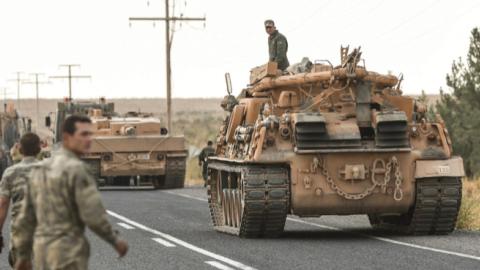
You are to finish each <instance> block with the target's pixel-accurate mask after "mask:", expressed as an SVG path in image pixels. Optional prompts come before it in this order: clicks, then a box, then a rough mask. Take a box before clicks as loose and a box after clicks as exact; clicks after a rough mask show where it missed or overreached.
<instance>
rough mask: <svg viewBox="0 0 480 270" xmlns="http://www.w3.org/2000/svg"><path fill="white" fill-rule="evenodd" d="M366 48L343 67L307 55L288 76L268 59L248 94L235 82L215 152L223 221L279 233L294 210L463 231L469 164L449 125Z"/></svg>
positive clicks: (215, 191) (215, 201) (214, 188)
mask: <svg viewBox="0 0 480 270" xmlns="http://www.w3.org/2000/svg"><path fill="white" fill-rule="evenodd" d="M360 56H361V53H360V50H359V49H355V50H353V52H351V53H348V48H342V49H341V60H342V61H341V64H340V65H339V66H333V65H331V64H330V62H328V61H316V62H315V63H312V62H309V61H308V63H304V64H301V65H300V66H294V67H293V68H292V69H290V71H289V73H288V74H285V73H281V72H280V71H277V68H276V64H275V63H268V64H267V65H265V66H262V67H258V68H255V69H253V70H252V71H251V78H250V85H249V87H248V88H246V89H244V90H243V91H242V93H241V94H240V96H239V97H237V98H235V97H234V96H232V95H231V94H230V93H231V90H230V91H229V95H228V96H226V97H225V99H224V101H223V102H222V107H223V108H224V109H225V110H226V111H228V112H229V115H228V116H227V117H226V119H225V121H224V123H223V126H222V127H221V129H220V133H219V135H218V137H217V150H216V151H217V152H216V156H214V157H211V158H210V159H209V179H208V198H209V207H210V212H211V217H212V220H213V225H214V228H215V229H216V230H218V231H221V232H226V233H231V234H235V235H239V236H241V237H261V236H267V237H269V236H272V237H273V236H278V235H279V234H281V233H282V231H283V229H284V225H285V221H286V218H287V215H288V214H293V215H297V216H300V217H317V216H321V215H352V214H366V215H368V217H369V220H370V223H371V224H372V226H373V227H374V228H379V227H382V228H388V229H392V230H396V231H401V232H404V233H408V234H447V233H450V232H451V231H452V230H454V227H455V223H456V219H457V213H458V211H459V207H460V200H461V190H462V183H461V179H460V178H461V177H462V176H463V175H464V170H463V162H462V159H461V158H460V157H455V156H452V147H451V141H450V138H449V134H448V132H447V130H446V128H445V125H444V123H443V122H442V121H441V119H438V120H436V121H429V120H427V119H426V116H425V112H426V107H425V106H424V105H422V104H420V103H419V102H417V101H416V100H415V99H413V98H411V97H408V96H403V95H402V91H401V90H400V84H401V78H397V77H396V76H393V75H382V74H379V73H376V72H372V71H368V70H367V69H366V67H365V66H364V65H361V64H360V63H361V62H360V59H361V58H360ZM302 62H303V61H302ZM228 85H231V84H230V83H228V80H227V88H228Z"/></svg>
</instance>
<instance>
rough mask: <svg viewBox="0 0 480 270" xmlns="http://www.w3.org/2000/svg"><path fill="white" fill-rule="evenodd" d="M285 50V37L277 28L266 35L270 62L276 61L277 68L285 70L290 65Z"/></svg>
mask: <svg viewBox="0 0 480 270" xmlns="http://www.w3.org/2000/svg"><path fill="white" fill-rule="evenodd" d="M287 51H288V41H287V38H286V37H285V36H284V35H282V34H280V32H278V30H275V32H274V33H273V34H271V35H270V36H269V37H268V52H269V55H270V62H277V64H278V69H280V70H285V69H286V68H287V67H288V66H289V65H290V63H289V62H288V58H287Z"/></svg>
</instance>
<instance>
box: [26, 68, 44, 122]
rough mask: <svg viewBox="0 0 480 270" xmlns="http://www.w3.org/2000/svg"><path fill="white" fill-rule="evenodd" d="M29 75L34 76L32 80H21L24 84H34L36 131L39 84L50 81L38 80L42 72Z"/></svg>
mask: <svg viewBox="0 0 480 270" xmlns="http://www.w3.org/2000/svg"><path fill="white" fill-rule="evenodd" d="M30 75H31V76H33V77H34V79H33V80H31V81H26V82H23V83H25V84H34V85H35V97H36V99H35V105H36V106H35V107H36V111H37V113H36V125H37V131H38V128H39V127H40V118H39V117H40V96H39V95H40V94H39V92H40V85H41V84H50V83H51V82H50V81H40V80H39V77H40V76H43V75H44V74H43V73H31V74H30Z"/></svg>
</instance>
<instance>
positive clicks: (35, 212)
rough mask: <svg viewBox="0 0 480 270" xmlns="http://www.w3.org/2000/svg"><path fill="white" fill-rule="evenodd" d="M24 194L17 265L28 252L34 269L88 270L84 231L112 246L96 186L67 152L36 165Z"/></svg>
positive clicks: (113, 238)
mask: <svg viewBox="0 0 480 270" xmlns="http://www.w3.org/2000/svg"><path fill="white" fill-rule="evenodd" d="M25 192H26V194H25V200H24V201H23V202H22V206H21V210H20V214H19V216H18V218H17V220H16V222H15V224H14V225H13V226H14V227H15V228H16V230H15V234H14V236H13V242H14V245H15V247H16V250H17V257H18V259H26V260H28V259H30V258H31V257H32V254H31V247H32V246H33V254H34V260H33V264H34V269H38V270H47V269H87V267H88V257H89V254H90V248H89V244H88V241H87V239H86V237H85V235H84V234H85V226H88V227H89V228H90V229H91V230H92V231H93V232H94V233H96V234H97V235H98V236H99V237H101V238H102V239H103V240H105V241H106V242H108V243H110V244H111V245H114V244H115V242H116V241H117V236H116V233H115V232H114V231H113V229H112V226H111V225H110V223H109V221H108V220H107V213H106V211H105V208H104V206H103V204H102V202H101V198H100V193H99V192H98V190H97V187H96V184H95V180H94V179H93V178H92V176H91V175H90V174H89V173H88V171H87V168H86V166H85V165H84V163H83V162H82V161H81V160H80V159H79V158H78V157H77V156H76V155H75V154H73V153H72V152H70V151H68V150H66V149H63V148H62V149H60V150H58V152H56V153H54V155H53V157H52V158H51V159H47V160H45V161H43V162H41V163H39V164H38V165H36V166H35V167H34V168H33V170H32V174H31V181H30V183H29V184H28V185H26V189H25Z"/></svg>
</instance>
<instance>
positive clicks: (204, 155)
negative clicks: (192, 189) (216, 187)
mask: <svg viewBox="0 0 480 270" xmlns="http://www.w3.org/2000/svg"><path fill="white" fill-rule="evenodd" d="M213 155H215V149H214V148H213V142H212V141H208V142H207V146H205V147H204V148H203V149H202V152H200V155H198V166H202V177H203V180H204V181H205V183H204V184H203V186H204V187H206V186H207V179H208V157H210V156H213Z"/></svg>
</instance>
